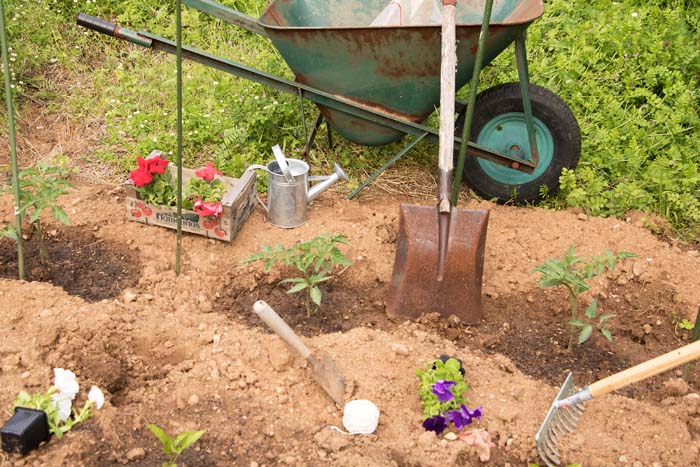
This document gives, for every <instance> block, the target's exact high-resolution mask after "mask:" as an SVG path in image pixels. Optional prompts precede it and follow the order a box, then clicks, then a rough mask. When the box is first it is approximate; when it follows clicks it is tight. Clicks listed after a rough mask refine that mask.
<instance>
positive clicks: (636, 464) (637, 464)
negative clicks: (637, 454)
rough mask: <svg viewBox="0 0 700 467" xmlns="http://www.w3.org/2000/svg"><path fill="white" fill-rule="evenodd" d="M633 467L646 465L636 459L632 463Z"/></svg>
mask: <svg viewBox="0 0 700 467" xmlns="http://www.w3.org/2000/svg"><path fill="white" fill-rule="evenodd" d="M632 467H644V464H642V463H641V462H639V461H634V464H632Z"/></svg>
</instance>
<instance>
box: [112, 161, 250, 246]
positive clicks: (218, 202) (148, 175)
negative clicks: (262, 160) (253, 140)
mask: <svg viewBox="0 0 700 467" xmlns="http://www.w3.org/2000/svg"><path fill="white" fill-rule="evenodd" d="M137 163H138V168H136V169H135V170H133V171H132V172H131V173H130V174H129V181H128V183H127V184H126V208H127V218H128V219H129V220H132V221H137V222H141V223H144V224H150V225H158V226H161V227H167V228H170V229H175V228H177V225H178V221H179V220H178V214H177V211H176V209H175V206H176V204H177V194H176V190H175V186H174V181H175V179H176V172H175V169H176V167H175V166H174V165H173V164H171V163H169V162H168V160H167V159H166V158H165V157H164V154H163V153H162V152H161V151H153V152H152V153H151V154H150V155H149V156H148V157H147V158H141V157H139V158H137ZM182 182H183V185H184V190H183V191H184V193H183V199H182V207H183V209H182V217H181V220H182V230H183V231H185V232H190V233H194V234H197V235H203V236H206V237H209V238H216V239H219V240H224V241H229V242H230V241H231V240H233V238H234V237H235V236H236V234H237V233H238V230H239V229H240V227H241V226H242V225H243V222H244V221H245V220H246V219H247V218H248V215H249V214H250V212H251V211H252V209H253V206H254V205H255V193H256V190H255V172H254V171H245V172H243V174H242V175H241V177H240V178H232V177H227V176H225V175H223V174H222V173H221V172H219V171H218V170H217V169H216V167H214V164H213V163H211V162H208V163H207V164H206V165H205V166H204V167H202V168H200V169H199V170H191V169H186V168H184V167H183V169H182Z"/></svg>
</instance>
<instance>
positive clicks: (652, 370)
mask: <svg viewBox="0 0 700 467" xmlns="http://www.w3.org/2000/svg"><path fill="white" fill-rule="evenodd" d="M698 357H700V341H695V342H693V343H692V344H688V345H685V346H683V347H681V348H679V349H676V350H672V351H671V352H668V353H665V354H663V355H660V356H658V357H656V358H652V359H651V360H649V361H646V362H644V363H640V364H639V365H636V366H633V367H632V368H628V369H626V370H624V371H621V372H619V373H615V374H614V375H611V376H608V377H607V378H603V379H601V380H600V381H596V382H595V383H593V384H590V385H589V386H588V391H589V392H590V393H591V396H592V397H598V396H602V395H603V394H607V393H609V392H612V391H614V390H616V389H620V388H622V387H625V386H627V385H628V384H632V383H636V382H637V381H641V380H643V379H646V378H649V377H650V376H654V375H658V374H659V373H663V372H664V371H667V370H670V369H672V368H675V367H677V366H680V365H682V364H684V363H687V362H689V361H691V360H695V359H696V358H698Z"/></svg>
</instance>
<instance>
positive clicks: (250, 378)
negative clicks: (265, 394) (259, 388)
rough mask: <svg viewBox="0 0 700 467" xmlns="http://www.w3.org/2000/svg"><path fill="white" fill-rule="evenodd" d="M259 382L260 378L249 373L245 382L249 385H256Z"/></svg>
mask: <svg viewBox="0 0 700 467" xmlns="http://www.w3.org/2000/svg"><path fill="white" fill-rule="evenodd" d="M257 380H258V376H257V375H256V374H255V373H248V374H247V375H246V377H245V382H246V383H248V384H255V382H256V381H257Z"/></svg>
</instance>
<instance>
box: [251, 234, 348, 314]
mask: <svg viewBox="0 0 700 467" xmlns="http://www.w3.org/2000/svg"><path fill="white" fill-rule="evenodd" d="M347 243H348V242H347V237H346V236H345V235H340V234H332V235H331V234H322V235H319V236H318V237H316V238H313V239H311V240H308V241H306V242H302V243H298V244H296V245H294V246H292V247H290V248H285V247H284V245H281V244H277V245H276V246H274V247H272V246H269V245H264V246H263V248H262V251H260V252H258V253H254V254H252V255H251V256H250V257H249V258H248V259H246V260H245V261H244V263H249V262H252V261H262V262H263V263H264V265H265V272H269V271H270V269H272V267H273V266H274V265H276V264H278V263H282V264H286V265H287V266H293V267H295V268H296V269H297V270H298V271H299V272H301V274H302V276H301V277H293V278H290V279H284V280H283V281H281V282H280V283H281V284H283V283H291V284H294V285H293V286H292V288H290V289H289V290H288V291H287V293H290V294H291V293H296V292H301V291H302V290H305V291H306V300H305V302H304V305H305V307H306V316H307V317H310V316H311V312H312V309H313V307H312V303H313V304H316V306H317V307H320V306H321V298H322V293H321V289H320V288H319V284H321V283H322V282H326V281H327V280H329V279H331V277H332V275H331V273H332V272H333V269H334V268H335V266H350V265H351V264H352V262H351V261H350V260H349V259H348V258H347V257H346V256H345V255H344V254H343V253H342V252H341V251H340V249H338V246H337V245H338V244H347Z"/></svg>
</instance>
